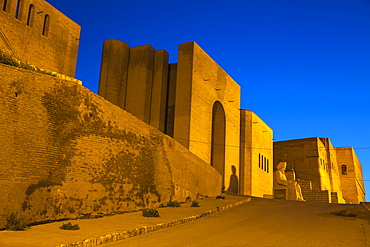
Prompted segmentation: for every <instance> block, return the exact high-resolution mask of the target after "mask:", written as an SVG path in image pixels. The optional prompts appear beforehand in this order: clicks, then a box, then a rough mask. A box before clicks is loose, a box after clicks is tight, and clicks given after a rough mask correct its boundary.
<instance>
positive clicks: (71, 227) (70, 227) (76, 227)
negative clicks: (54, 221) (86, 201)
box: [59, 222, 80, 230]
mask: <svg viewBox="0 0 370 247" xmlns="http://www.w3.org/2000/svg"><path fill="white" fill-rule="evenodd" d="M59 229H62V230H80V226H79V225H78V224H74V225H72V223H71V222H68V223H64V224H63V225H61V226H60V227H59Z"/></svg>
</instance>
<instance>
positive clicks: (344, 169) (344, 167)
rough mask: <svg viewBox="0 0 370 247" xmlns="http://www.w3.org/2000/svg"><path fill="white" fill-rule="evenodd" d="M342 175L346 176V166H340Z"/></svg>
mask: <svg viewBox="0 0 370 247" xmlns="http://www.w3.org/2000/svg"><path fill="white" fill-rule="evenodd" d="M342 174H343V175H347V166H346V165H342Z"/></svg>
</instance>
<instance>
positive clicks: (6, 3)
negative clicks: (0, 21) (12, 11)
mask: <svg viewBox="0 0 370 247" xmlns="http://www.w3.org/2000/svg"><path fill="white" fill-rule="evenodd" d="M7 9H8V0H4V3H3V11H7Z"/></svg>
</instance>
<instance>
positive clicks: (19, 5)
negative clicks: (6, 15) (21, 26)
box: [14, 0, 22, 20]
mask: <svg viewBox="0 0 370 247" xmlns="http://www.w3.org/2000/svg"><path fill="white" fill-rule="evenodd" d="M21 1H22V0H18V1H17V6H16V7H15V14H14V18H17V19H19V20H20V19H21V15H20V9H21Z"/></svg>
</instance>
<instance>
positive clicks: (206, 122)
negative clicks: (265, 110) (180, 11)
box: [174, 42, 240, 189]
mask: <svg viewBox="0 0 370 247" xmlns="http://www.w3.org/2000/svg"><path fill="white" fill-rule="evenodd" d="M216 105H218V107H217V109H218V110H219V111H218V110H217V111H216V112H218V113H219V114H218V113H217V114H216V115H217V116H219V117H217V116H216V117H215V114H214V113H215V112H214V109H215V108H214V107H215V106H216ZM239 109H240V86H239V85H238V84H237V83H236V82H235V81H234V80H233V79H232V78H231V77H230V76H229V75H228V74H227V73H226V72H225V71H224V70H223V69H222V68H221V67H220V66H219V65H218V64H217V63H216V62H215V61H214V60H213V59H212V58H211V57H210V56H209V55H208V54H207V53H206V52H205V51H203V50H202V48H201V47H199V46H198V45H197V44H196V43H195V42H187V43H182V44H180V45H179V52H178V63H177V81H176V103H175V121H174V139H175V140H177V141H178V142H179V143H181V144H182V145H183V146H184V147H187V148H188V149H189V150H190V151H191V152H193V153H194V154H195V155H197V156H198V157H200V158H201V159H202V160H204V161H205V162H209V163H213V162H212V160H213V161H215V162H214V163H215V164H212V165H214V166H215V167H216V169H217V170H218V171H219V172H220V174H221V175H223V178H224V186H225V188H226V189H227V188H228V187H229V186H230V178H231V177H232V176H233V168H232V166H234V167H235V169H236V174H237V175H238V174H239V165H238V164H239V145H240V144H239V138H240V111H239ZM222 115H223V116H222ZM223 118H224V119H223ZM218 126H219V127H218ZM215 133H217V134H218V135H219V136H214V134H215ZM223 133H224V135H223ZM221 135H223V137H222V136H221ZM215 138H216V139H215ZM212 145H214V148H215V149H214V150H212V149H213V148H212ZM218 148H219V149H218ZM222 148H223V150H222ZM213 155H217V158H215V156H213Z"/></svg>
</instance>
